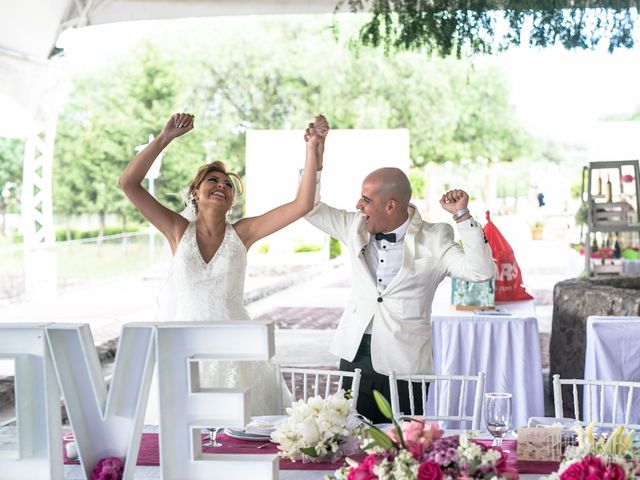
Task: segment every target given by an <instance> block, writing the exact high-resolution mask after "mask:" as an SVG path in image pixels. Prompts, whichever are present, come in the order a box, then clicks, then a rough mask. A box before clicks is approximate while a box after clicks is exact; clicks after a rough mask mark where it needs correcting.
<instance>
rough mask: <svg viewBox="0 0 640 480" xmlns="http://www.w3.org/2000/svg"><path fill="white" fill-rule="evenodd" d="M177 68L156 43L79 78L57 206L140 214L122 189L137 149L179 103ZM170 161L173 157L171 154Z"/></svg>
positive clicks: (60, 157) (67, 210) (65, 117)
mask: <svg viewBox="0 0 640 480" xmlns="http://www.w3.org/2000/svg"><path fill="white" fill-rule="evenodd" d="M176 84H177V80H176V78H175V71H174V70H173V66H172V64H171V63H170V62H168V61H167V60H164V59H163V58H162V56H161V55H160V53H159V51H158V50H157V48H156V47H155V46H154V45H152V44H143V45H141V46H140V48H139V49H138V50H136V51H135V52H134V54H133V55H132V56H131V57H130V58H127V59H124V60H123V61H122V62H120V63H118V64H114V65H112V66H111V67H110V68H109V69H108V70H107V71H102V72H99V73H97V74H93V75H89V76H85V77H81V78H78V79H77V81H76V88H75V89H74V91H73V94H72V96H71V98H70V100H69V102H68V103H67V105H66V108H65V110H64V112H63V113H62V115H61V118H60V122H59V128H58V132H59V133H58V138H57V148H56V155H55V160H54V179H55V184H54V185H55V187H54V209H55V210H56V211H57V212H60V213H64V214H66V215H75V214H80V213H95V214H98V215H99V216H100V231H101V234H102V233H103V232H104V228H105V217H106V214H107V213H117V214H119V215H120V217H121V218H122V222H123V225H124V226H126V222H127V219H129V218H138V219H139V218H140V217H139V216H138V214H137V213H136V212H135V210H134V209H133V208H132V207H131V206H130V204H129V202H127V201H126V199H125V198H124V196H123V194H122V192H121V191H120V189H119V188H118V185H117V179H118V177H119V176H120V173H121V172H122V170H123V169H124V167H125V166H126V164H127V163H128V161H129V160H130V159H131V157H133V155H135V151H134V149H133V147H135V146H136V145H140V144H142V143H146V142H147V140H148V138H147V136H148V134H149V133H152V132H158V131H159V130H160V128H161V127H162V125H163V123H164V122H166V120H167V118H168V116H167V114H166V112H167V111H171V110H172V107H173V105H174V103H175V101H176V93H175V86H176ZM167 157H168V163H171V160H172V159H171V157H170V156H168V155H167Z"/></svg>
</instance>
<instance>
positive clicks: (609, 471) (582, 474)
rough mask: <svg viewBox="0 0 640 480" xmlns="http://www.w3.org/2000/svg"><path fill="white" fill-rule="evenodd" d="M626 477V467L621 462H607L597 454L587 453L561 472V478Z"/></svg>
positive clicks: (610, 478) (594, 479)
mask: <svg viewBox="0 0 640 480" xmlns="http://www.w3.org/2000/svg"><path fill="white" fill-rule="evenodd" d="M626 477H627V474H626V472H625V470H624V468H622V467H621V466H620V465H619V464H617V463H614V462H609V463H607V464H605V463H603V461H602V460H601V459H600V458H599V457H597V456H595V455H587V456H586V457H584V458H583V459H582V460H580V461H577V462H574V463H571V464H570V465H569V466H568V467H567V468H566V469H565V470H564V471H563V472H562V473H561V474H560V480H596V479H606V480H624V479H625V478H626Z"/></svg>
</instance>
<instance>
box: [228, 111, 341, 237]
mask: <svg viewBox="0 0 640 480" xmlns="http://www.w3.org/2000/svg"><path fill="white" fill-rule="evenodd" d="M328 131H329V124H328V123H327V120H326V119H325V118H324V117H323V116H322V115H318V116H317V117H316V118H315V121H314V123H310V124H309V126H308V128H307V130H306V132H305V136H304V138H305V140H306V142H307V143H306V159H305V165H304V172H303V174H302V179H301V181H300V188H299V189H298V194H297V195H296V198H295V199H294V200H293V201H292V202H289V203H285V204H284V205H280V206H279V207H276V208H274V209H273V210H270V211H268V212H266V213H264V214H262V215H259V216H256V217H248V218H243V219H241V220H239V221H238V222H237V223H236V224H235V225H234V227H235V229H236V232H237V233H238V236H239V237H240V239H241V240H242V242H243V243H244V245H245V247H246V248H247V249H249V247H251V245H253V244H254V243H255V242H257V241H258V240H260V239H261V238H264V237H266V236H267V235H270V234H272V233H273V232H276V231H278V230H280V229H281V228H284V227H286V226H287V225H289V224H291V223H293V222H295V221H296V220H298V219H299V218H302V217H303V216H305V215H306V214H307V213H309V212H310V211H311V209H312V208H313V202H314V197H315V192H316V172H317V171H318V170H321V169H322V156H323V154H324V140H325V138H326V136H327V133H328Z"/></svg>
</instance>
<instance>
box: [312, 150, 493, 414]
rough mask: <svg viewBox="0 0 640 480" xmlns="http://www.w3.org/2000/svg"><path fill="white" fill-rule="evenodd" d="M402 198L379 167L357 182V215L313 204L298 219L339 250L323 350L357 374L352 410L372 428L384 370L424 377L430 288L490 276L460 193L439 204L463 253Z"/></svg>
mask: <svg viewBox="0 0 640 480" xmlns="http://www.w3.org/2000/svg"><path fill="white" fill-rule="evenodd" d="M319 161H321V160H319ZM318 167H319V168H318V170H320V169H321V167H322V165H319V166H318ZM316 191H318V190H316ZM316 198H318V195H316ZM410 199H411V185H410V183H409V179H408V178H407V176H406V175H405V174H404V173H403V172H402V171H401V170H399V169H397V168H381V169H378V170H375V171H373V172H371V173H370V174H369V175H367V177H366V178H365V179H364V181H363V183H362V194H361V197H360V199H359V200H358V202H357V203H356V208H357V209H358V210H359V212H347V211H344V210H339V209H336V208H333V207H330V206H328V205H326V204H324V203H322V202H320V201H316V204H315V206H314V209H313V210H312V211H311V212H310V213H309V214H307V215H306V217H305V218H306V219H307V220H308V221H309V222H310V223H311V224H312V225H314V226H316V227H317V228H319V229H320V230H322V231H323V232H325V233H327V234H329V235H331V236H333V237H335V238H337V239H338V240H340V241H341V242H342V243H343V244H345V245H346V247H347V252H348V255H349V256H350V259H351V268H352V287H351V293H350V296H349V301H348V304H347V306H346V308H345V310H344V313H343V315H342V318H341V319H340V322H339V324H338V328H337V331H336V335H335V336H334V338H333V342H332V344H331V348H330V351H331V353H333V354H334V355H337V356H338V357H340V359H341V360H340V369H341V370H345V371H353V370H355V368H360V369H361V370H362V378H361V381H360V389H359V393H358V404H357V410H358V412H359V413H360V414H362V415H364V416H365V417H367V418H369V419H370V420H371V421H373V422H374V423H380V422H385V421H387V420H386V418H385V417H383V416H382V415H381V413H380V412H379V411H378V408H377V407H376V404H375V401H374V399H373V393H372V392H373V390H374V389H375V390H378V391H379V392H381V393H382V394H383V395H384V396H385V397H386V398H387V399H389V398H390V396H389V394H390V392H389V378H388V375H389V374H390V373H391V371H395V372H396V373H398V374H429V373H432V360H431V348H432V338H431V303H432V301H433V296H434V293H435V291H436V288H437V287H438V284H439V283H440V282H441V281H442V280H443V279H444V277H445V276H451V277H456V278H461V279H465V280H470V281H476V282H477V281H484V280H487V279H489V278H490V277H492V276H493V275H494V268H495V267H494V263H493V259H492V257H491V250H490V248H489V246H488V244H487V243H486V240H485V239H484V235H483V231H482V227H481V226H480V225H479V224H478V223H477V222H476V221H475V220H474V219H473V218H471V215H470V214H469V210H468V209H467V204H468V202H469V196H468V195H467V193H466V192H464V191H462V190H450V191H448V192H447V193H446V194H444V195H443V196H442V198H441V199H440V205H442V208H444V209H445V210H446V211H447V212H449V213H451V214H452V215H453V219H454V221H455V222H456V223H457V228H458V231H459V233H460V237H461V238H462V244H463V245H464V249H463V248H462V247H460V246H459V245H458V244H457V243H456V242H455V241H454V236H453V228H452V227H451V226H450V225H448V224H446V223H428V222H425V221H423V220H422V218H421V217H420V214H419V213H418V211H417V210H416V208H415V207H414V206H412V205H410V204H409V200H410ZM402 383H404V385H399V391H400V410H401V411H404V412H407V413H408V412H409V400H408V389H407V385H406V382H402ZM416 390H417V389H415V390H414V392H415V393H414V395H416V396H415V398H416V399H419V398H420V392H419V390H418V391H416ZM416 404H417V405H420V404H421V402H419V401H418V400H416Z"/></svg>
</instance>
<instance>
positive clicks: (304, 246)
mask: <svg viewBox="0 0 640 480" xmlns="http://www.w3.org/2000/svg"><path fill="white" fill-rule="evenodd" d="M320 250H322V246H321V245H316V244H315V243H304V242H302V243H299V244H298V245H296V246H295V248H294V249H293V251H294V252H295V253H306V252H319V251H320Z"/></svg>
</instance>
